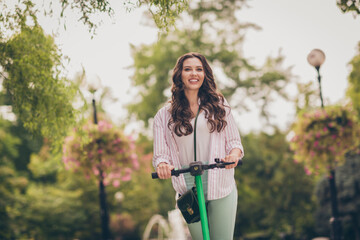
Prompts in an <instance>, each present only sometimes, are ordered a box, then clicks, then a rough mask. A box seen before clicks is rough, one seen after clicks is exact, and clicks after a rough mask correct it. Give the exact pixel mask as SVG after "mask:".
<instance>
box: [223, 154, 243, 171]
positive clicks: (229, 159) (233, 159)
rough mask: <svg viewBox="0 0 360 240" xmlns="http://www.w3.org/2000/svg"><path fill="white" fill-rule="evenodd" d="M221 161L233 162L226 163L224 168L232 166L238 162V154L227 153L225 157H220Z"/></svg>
mask: <svg viewBox="0 0 360 240" xmlns="http://www.w3.org/2000/svg"><path fill="white" fill-rule="evenodd" d="M221 160H222V161H223V162H234V164H230V165H226V166H225V168H226V169H230V168H234V167H236V166H237V164H238V162H239V156H238V155H237V154H229V155H227V156H226V157H225V158H222V159H221Z"/></svg>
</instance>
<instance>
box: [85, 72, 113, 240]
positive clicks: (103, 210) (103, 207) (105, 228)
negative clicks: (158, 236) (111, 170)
mask: <svg viewBox="0 0 360 240" xmlns="http://www.w3.org/2000/svg"><path fill="white" fill-rule="evenodd" d="M88 88H89V92H90V93H92V107H93V117H94V124H96V125H97V124H98V119H97V112H96V101H95V92H96V91H97V90H98V89H99V88H100V81H99V79H98V80H97V81H93V82H92V83H91V84H89V87H88ZM96 142H97V144H99V143H100V140H96ZM101 161H102V160H101V156H100V157H99V168H98V170H99V201H100V218H101V234H102V240H108V239H110V231H109V214H108V211H107V204H106V192H105V185H104V176H103V172H102V169H101Z"/></svg>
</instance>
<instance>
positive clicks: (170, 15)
mask: <svg viewBox="0 0 360 240" xmlns="http://www.w3.org/2000/svg"><path fill="white" fill-rule="evenodd" d="M113 5H116V1H113V2H112V1H109V0H57V1H50V2H49V3H48V6H45V2H42V3H39V2H37V1H36V0H21V1H19V4H15V5H13V3H11V2H10V1H7V0H2V1H0V8H1V9H2V13H1V14H0V26H1V23H3V24H5V29H6V27H8V28H9V27H10V28H12V27H14V26H16V23H18V21H19V20H20V19H21V18H22V17H23V15H22V11H21V9H22V8H23V7H24V6H25V8H29V7H30V8H32V9H34V13H35V12H38V14H39V13H44V14H45V15H50V16H53V15H54V13H56V14H59V16H58V17H60V18H63V17H64V16H65V13H66V11H68V10H69V9H71V10H73V11H78V12H79V19H78V20H79V21H81V22H82V23H83V24H84V25H85V26H87V27H88V29H89V32H91V33H92V34H95V31H96V29H97V27H98V26H99V24H100V23H101V20H100V21H98V20H96V16H98V15H99V14H104V15H107V16H109V17H112V16H113V15H114V14H115V11H114V8H113V7H112V6H113ZM187 5H188V0H180V1H175V0H166V1H158V0H150V1H148V0H135V1H130V0H128V1H124V2H123V7H124V8H125V9H126V10H128V11H131V10H132V9H134V8H139V7H142V6H147V10H148V13H149V15H151V16H152V18H153V21H154V22H155V24H156V25H157V27H158V28H159V30H160V31H168V30H169V28H170V27H172V26H173V25H174V22H175V19H176V18H177V16H178V15H179V14H180V13H181V12H182V11H183V10H185V9H186V8H187ZM56 8H61V11H60V12H59V13H57V11H56ZM65 26H66V24H65ZM3 32H4V30H3V29H1V28H0V33H3Z"/></svg>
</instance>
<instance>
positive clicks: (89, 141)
mask: <svg viewBox="0 0 360 240" xmlns="http://www.w3.org/2000/svg"><path fill="white" fill-rule="evenodd" d="M84 134H85V136H84ZM63 162H64V164H65V168H66V169H73V170H75V171H77V170H81V171H83V172H84V174H85V177H86V178H88V179H90V178H91V177H96V178H97V179H100V178H101V175H102V178H103V180H104V184H105V185H108V184H110V183H111V184H112V185H113V186H114V187H118V186H119V185H120V182H121V181H129V180H130V179H131V172H132V171H133V170H136V169H138V168H139V163H138V160H137V155H136V153H135V144H134V142H133V140H132V138H131V137H127V136H125V135H124V134H123V133H122V132H121V131H120V130H119V129H117V128H116V127H114V126H112V124H110V123H109V122H106V121H104V120H101V121H99V123H98V124H97V125H95V124H93V123H91V122H88V123H87V124H85V125H84V126H83V128H82V131H76V130H73V131H72V133H71V135H70V136H68V137H67V138H66V139H65V142H64V145H63Z"/></svg>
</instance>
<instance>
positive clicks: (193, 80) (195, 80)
mask: <svg viewBox="0 0 360 240" xmlns="http://www.w3.org/2000/svg"><path fill="white" fill-rule="evenodd" d="M198 81H199V80H197V79H192V80H190V82H198Z"/></svg>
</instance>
